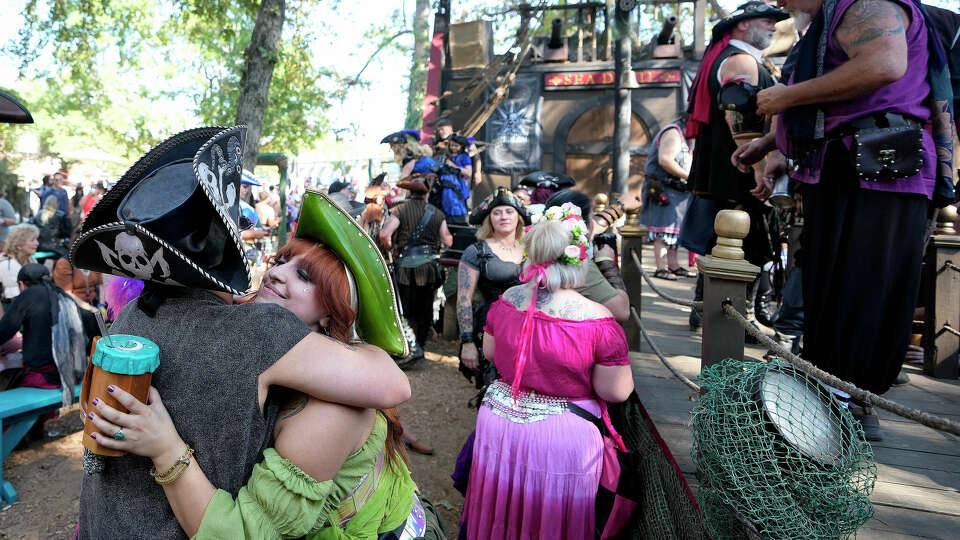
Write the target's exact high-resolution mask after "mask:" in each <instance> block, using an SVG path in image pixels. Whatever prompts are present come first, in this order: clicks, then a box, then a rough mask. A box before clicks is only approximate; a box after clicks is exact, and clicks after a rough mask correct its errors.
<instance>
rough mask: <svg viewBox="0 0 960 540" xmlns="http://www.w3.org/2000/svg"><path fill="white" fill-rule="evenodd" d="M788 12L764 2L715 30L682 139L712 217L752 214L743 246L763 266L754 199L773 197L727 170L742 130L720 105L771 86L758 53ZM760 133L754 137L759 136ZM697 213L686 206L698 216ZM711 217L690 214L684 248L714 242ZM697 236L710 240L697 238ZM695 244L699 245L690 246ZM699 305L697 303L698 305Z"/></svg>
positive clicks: (759, 212)
mask: <svg viewBox="0 0 960 540" xmlns="http://www.w3.org/2000/svg"><path fill="white" fill-rule="evenodd" d="M787 17H788V16H787V14H786V13H785V12H783V11H781V10H779V9H776V8H774V7H772V6H768V5H767V4H764V3H763V2H756V1H754V2H747V3H746V4H743V5H741V6H740V7H738V8H737V9H736V11H734V12H733V13H732V14H731V15H730V16H729V17H727V18H726V19H723V20H722V21H720V22H718V23H717V24H716V25H715V26H714V27H713V39H712V41H711V43H710V46H709V47H708V48H707V50H706V52H705V53H704V55H703V61H702V62H701V64H700V68H699V70H698V71H697V76H696V79H694V82H693V88H692V89H691V92H690V101H689V107H688V109H687V110H688V112H689V113H690V119H689V121H688V123H687V132H686V137H687V138H688V139H691V138H695V139H696V145H695V146H694V149H693V165H692V166H691V169H690V176H689V178H688V182H689V184H690V185H691V186H692V187H693V192H694V194H695V195H697V196H698V197H701V198H705V199H709V200H711V201H712V202H713V203H714V204H713V206H714V210H715V211H719V210H723V209H725V208H740V209H742V210H744V211H746V212H747V213H748V214H750V232H749V234H747V237H746V238H745V239H744V245H743V249H744V251H745V252H746V259H747V260H748V261H750V262H751V263H753V264H755V265H757V266H763V264H764V263H765V262H767V261H768V260H769V259H770V257H771V256H772V255H771V253H772V250H773V247H772V246H771V243H770V240H769V235H768V234H767V233H766V228H765V226H764V223H765V220H766V219H767V214H768V212H769V210H768V209H766V208H765V207H764V204H763V202H762V201H761V200H760V199H758V198H757V197H760V198H762V199H765V198H766V197H767V196H769V195H770V193H769V191H766V192H762V190H767V187H766V186H767V185H766V184H765V183H764V182H762V178H759V177H757V176H755V173H754V171H751V172H749V173H744V172H741V171H740V170H738V169H737V168H736V167H734V166H733V165H732V164H731V163H730V156H731V155H732V154H733V152H734V151H735V150H736V149H737V146H738V143H737V142H735V141H734V134H735V133H739V132H741V131H743V130H744V126H743V119H744V116H745V115H744V113H742V112H737V111H728V110H725V108H724V107H723V104H721V103H720V101H719V99H718V94H719V93H720V90H721V88H726V87H728V85H737V88H735V89H736V90H745V91H746V93H747V94H748V99H749V95H754V94H755V93H756V91H757V90H758V89H763V88H768V87H770V86H773V85H774V84H775V82H776V81H775V79H774V75H773V73H771V67H772V64H770V63H769V62H768V61H766V60H764V58H763V55H762V52H761V51H762V50H763V49H765V48H766V47H767V46H768V45H769V44H770V41H771V39H773V34H774V30H775V29H774V25H775V24H776V23H777V21H781V20H784V19H786V18H787ZM752 109H753V111H752V114H749V113H751V111H747V113H748V115H749V116H751V117H752V118H753V119H754V120H756V118H758V117H757V116H756V113H755V110H756V104H755V101H753V105H752ZM759 123H760V125H759V126H751V130H753V129H759V130H760V131H762V130H764V129H765V126H764V125H763V124H764V123H763V120H762V118H761V119H760V121H759ZM761 134H762V133H758V135H761ZM701 207H703V206H702V205H691V208H701ZM715 215H716V214H715V213H712V212H711V213H703V212H700V213H696V212H694V213H692V214H691V215H689V216H687V218H686V219H685V221H684V222H683V225H682V226H681V232H680V236H681V238H682V239H683V240H682V241H683V243H685V244H686V243H694V244H698V245H705V246H706V247H707V251H708V252H709V249H710V248H711V247H712V245H713V244H714V243H715V242H716V235H715V234H714V233H713V220H714V217H715ZM701 235H709V238H708V237H706V236H703V237H701ZM693 237H696V238H693ZM702 281H703V277H702V275H701V276H698V277H697V293H698V296H699V295H702V292H701V291H702ZM697 299H700V298H697ZM697 315H698V314H697V313H696V312H692V313H691V320H690V325H691V328H695V327H698V326H699V318H698V316H697Z"/></svg>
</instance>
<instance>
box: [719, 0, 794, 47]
mask: <svg viewBox="0 0 960 540" xmlns="http://www.w3.org/2000/svg"><path fill="white" fill-rule="evenodd" d="M764 17H769V18H771V19H774V20H776V21H777V22H779V21H782V20H784V19H787V18H789V17H790V15H788V14H787V12H786V11H783V10H782V9H777V8H775V7H773V6H771V5H769V4H766V3H765V2H759V1H756V0H754V1H753V2H747V3H746V4H741V5H740V6H739V7H737V9H736V10H734V12H733V13H731V14H730V15H729V16H728V17H727V18H726V19H723V20H721V21H720V22H718V23H717V24H715V25H713V32H712V34H711V36H712V38H713V41H719V40H720V38H722V37H723V36H724V35H726V34H727V33H729V32H730V31H731V30H733V27H734V26H736V25H737V23H738V22H740V21H745V20H747V19H760V18H764Z"/></svg>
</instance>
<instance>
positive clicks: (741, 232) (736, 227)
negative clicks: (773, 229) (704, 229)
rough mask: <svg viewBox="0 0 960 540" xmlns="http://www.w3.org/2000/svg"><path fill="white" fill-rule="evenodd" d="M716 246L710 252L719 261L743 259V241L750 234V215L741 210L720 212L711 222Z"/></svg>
mask: <svg viewBox="0 0 960 540" xmlns="http://www.w3.org/2000/svg"><path fill="white" fill-rule="evenodd" d="M713 229H714V230H715V231H716V232H717V245H716V246H714V248H713V251H711V252H710V254H711V255H713V256H714V257H718V258H721V259H734V260H740V259H743V239H744V238H746V236H747V233H749V232H750V215H749V214H747V213H746V212H744V211H743V210H721V211H719V212H717V218H716V219H715V220H714V221H713Z"/></svg>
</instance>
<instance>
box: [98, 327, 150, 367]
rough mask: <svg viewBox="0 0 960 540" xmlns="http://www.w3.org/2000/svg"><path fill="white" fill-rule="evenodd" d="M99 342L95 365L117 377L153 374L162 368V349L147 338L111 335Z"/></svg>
mask: <svg viewBox="0 0 960 540" xmlns="http://www.w3.org/2000/svg"><path fill="white" fill-rule="evenodd" d="M110 341H112V342H113V347H111V346H110V345H109V344H108V343H107V339H106V338H100V339H99V340H98V341H97V348H96V349H95V350H94V351H93V359H92V362H93V365H95V366H100V369H102V370H104V371H109V372H110V373H116V374H117V375H143V374H144V373H153V372H154V371H156V369H157V367H159V366H160V347H158V346H157V344H156V343H154V342H152V341H150V340H149V339H147V338H143V337H140V336H130V335H127V334H111V335H110Z"/></svg>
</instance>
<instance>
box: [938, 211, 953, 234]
mask: <svg viewBox="0 0 960 540" xmlns="http://www.w3.org/2000/svg"><path fill="white" fill-rule="evenodd" d="M956 221H957V207H956V206H953V205H950V206H944V207H943V208H941V209H940V212H939V213H938V214H937V229H936V230H935V231H934V233H935V234H957V229H956V226H955V225H954V223H955V222H956Z"/></svg>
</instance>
